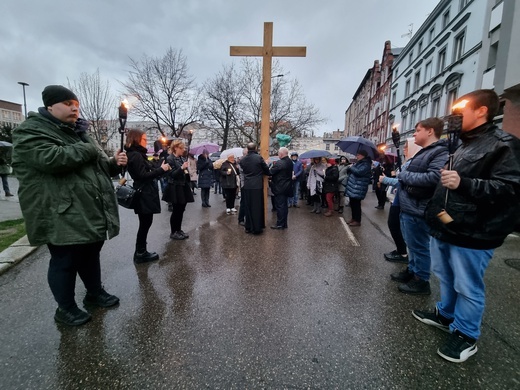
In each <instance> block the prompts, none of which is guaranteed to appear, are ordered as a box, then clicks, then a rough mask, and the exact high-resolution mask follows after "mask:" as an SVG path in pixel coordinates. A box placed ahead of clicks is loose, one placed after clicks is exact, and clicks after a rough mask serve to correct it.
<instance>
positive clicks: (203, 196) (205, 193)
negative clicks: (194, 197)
mask: <svg viewBox="0 0 520 390" xmlns="http://www.w3.org/2000/svg"><path fill="white" fill-rule="evenodd" d="M200 200H201V202H202V204H209V188H201V189H200Z"/></svg>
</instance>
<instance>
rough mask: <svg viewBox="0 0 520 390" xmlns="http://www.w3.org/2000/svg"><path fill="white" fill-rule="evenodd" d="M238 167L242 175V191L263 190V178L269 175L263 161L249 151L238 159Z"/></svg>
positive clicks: (256, 154) (255, 153)
mask: <svg viewBox="0 0 520 390" xmlns="http://www.w3.org/2000/svg"><path fill="white" fill-rule="evenodd" d="M240 166H241V167H242V173H243V174H244V186H243V187H242V188H243V189H244V190H261V189H262V188H263V183H264V176H263V175H269V174H270V172H269V167H268V166H267V164H266V163H265V161H264V159H263V158H262V157H261V156H260V155H259V154H258V153H257V152H254V151H249V152H248V153H247V155H246V156H244V157H242V158H241V159H240Z"/></svg>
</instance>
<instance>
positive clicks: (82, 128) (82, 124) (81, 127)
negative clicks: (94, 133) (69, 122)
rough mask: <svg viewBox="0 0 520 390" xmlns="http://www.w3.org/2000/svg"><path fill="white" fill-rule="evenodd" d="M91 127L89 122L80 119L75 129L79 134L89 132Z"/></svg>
mask: <svg viewBox="0 0 520 390" xmlns="http://www.w3.org/2000/svg"><path fill="white" fill-rule="evenodd" d="M89 126H90V123H89V122H88V121H86V120H85V119H83V118H78V120H77V121H76V127H75V130H76V131H77V132H82V133H84V132H86V131H87V130H88V128H89Z"/></svg>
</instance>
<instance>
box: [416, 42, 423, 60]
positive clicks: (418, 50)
mask: <svg viewBox="0 0 520 390" xmlns="http://www.w3.org/2000/svg"><path fill="white" fill-rule="evenodd" d="M422 47H423V41H422V39H421V40H420V41H419V43H418V44H417V55H418V56H419V55H421V52H422Z"/></svg>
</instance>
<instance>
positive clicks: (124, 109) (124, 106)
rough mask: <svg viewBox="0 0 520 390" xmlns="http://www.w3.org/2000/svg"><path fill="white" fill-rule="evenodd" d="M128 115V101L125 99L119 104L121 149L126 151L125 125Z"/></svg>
mask: <svg viewBox="0 0 520 390" xmlns="http://www.w3.org/2000/svg"><path fill="white" fill-rule="evenodd" d="M127 117H128V102H127V101H126V99H125V100H123V101H122V102H121V105H120V106H119V134H121V151H124V150H125V149H124V146H125V133H126V130H125V126H126V118H127Z"/></svg>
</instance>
